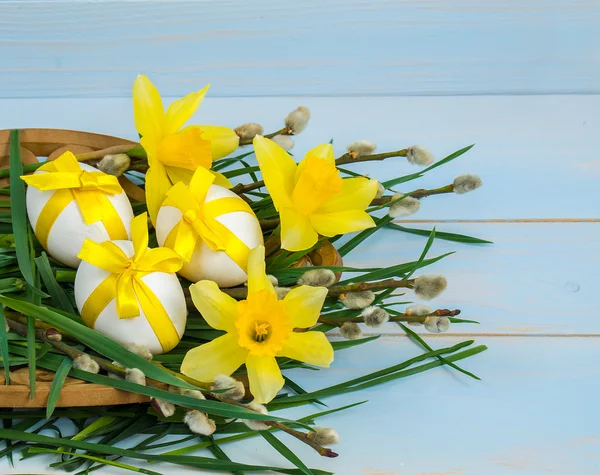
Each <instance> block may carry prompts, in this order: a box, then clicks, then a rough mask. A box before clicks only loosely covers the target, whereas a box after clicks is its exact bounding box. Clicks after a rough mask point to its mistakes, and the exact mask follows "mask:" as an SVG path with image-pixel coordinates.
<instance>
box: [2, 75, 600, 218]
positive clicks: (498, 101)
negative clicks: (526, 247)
mask: <svg viewBox="0 0 600 475" xmlns="http://www.w3.org/2000/svg"><path fill="white" fill-rule="evenodd" d="M132 79H133V78H132ZM157 83H158V86H159V87H161V86H162V85H163V84H162V81H157ZM196 86H197V87H200V86H203V83H198V84H196ZM188 92H189V90H188ZM165 102H166V103H168V102H169V100H166V101H165ZM301 104H303V105H306V106H308V107H310V109H311V111H312V118H311V122H310V124H309V127H308V128H307V130H306V131H305V132H303V133H302V134H301V135H299V136H298V137H296V139H295V140H296V144H297V145H296V148H295V149H294V150H293V152H294V154H295V156H296V157H302V156H303V154H304V153H305V152H306V151H307V150H309V149H310V148H312V147H313V146H315V145H317V144H319V143H324V142H328V141H329V140H330V139H332V138H333V139H334V145H335V148H336V152H337V153H338V154H341V153H343V152H344V151H345V146H346V145H347V144H348V143H350V142H352V141H354V140H356V139H363V138H364V139H369V140H372V141H374V142H375V143H377V145H378V150H379V151H389V150H397V149H399V148H403V147H406V146H410V145H413V144H415V143H416V144H422V145H425V146H427V147H429V148H430V149H431V150H432V151H433V152H434V153H435V155H436V156H437V157H438V158H442V157H444V156H445V155H448V154H450V153H452V152H454V151H455V150H458V149H460V148H462V147H464V146H466V145H468V144H471V143H476V146H475V148H473V149H472V150H471V151H470V152H468V153H467V154H466V155H464V156H462V157H461V158H459V159H457V160H455V161H454V162H452V163H450V164H448V165H446V166H444V167H440V168H438V169H436V170H434V171H433V172H431V173H430V174H428V175H427V176H426V177H424V178H422V179H420V180H416V181H413V182H411V183H409V184H406V185H404V186H401V187H400V188H398V189H399V190H400V191H411V190H413V189H416V188H421V187H423V188H435V187H439V186H442V185H446V184H448V183H450V182H452V180H453V179H454V177H455V176H456V175H458V174H460V173H465V172H471V173H477V174H479V175H481V177H482V178H483V181H484V187H483V188H481V189H480V190H477V191H475V192H473V193H472V194H468V195H463V196H458V195H451V196H434V197H430V198H427V199H424V200H423V203H422V206H421V210H420V211H419V213H418V214H416V215H414V216H412V217H411V218H414V219H438V220H439V219H515V218H600V215H599V210H598V202H600V188H598V182H599V180H600V155H599V154H598V150H600V134H599V133H598V130H600V115H598V110H600V96H536V97H525V96H509V97H490V96H485V97H443V98H442V97H435V98H423V97H412V98H409V97H406V98H400V97H396V98H352V99H343V98H337V99H336V98H294V97H291V98H246V99H244V98H237V99H223V98H216V99H215V98H213V97H210V96H209V97H208V98H207V99H205V101H204V103H203V104H202V106H201V107H200V109H199V111H198V112H197V113H196V115H195V118H194V119H192V120H191V122H190V123H213V124H222V125H227V126H230V127H235V126H237V125H240V124H241V123H243V122H249V121H256V122H259V123H261V124H263V126H264V127H265V129H266V131H267V132H270V131H274V130H277V129H279V128H280V127H281V126H282V121H283V117H285V115H286V114H287V113H288V111H290V110H292V109H293V108H295V107H297V106H298V105H301ZM0 111H2V113H1V114H0V129H1V128H10V127H56V128H59V127H62V128H72V129H80V130H89V131H95V132H101V133H107V134H113V135H118V136H123V137H126V138H130V139H136V138H137V133H136V131H135V128H134V124H133V112H132V106H131V102H130V100H128V99H90V100H78V99H30V100H18V99H17V100H0ZM354 169H355V170H357V171H361V172H364V173H370V174H371V175H372V176H373V177H375V178H378V179H381V180H386V179H389V178H393V177H396V176H400V175H404V174H408V173H414V172H416V171H419V170H420V168H419V167H415V166H412V165H410V164H408V163H407V162H406V160H404V159H393V160H388V161H386V162H385V164H381V163H370V164H360V166H359V165H356V166H354Z"/></svg>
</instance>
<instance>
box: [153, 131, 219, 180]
mask: <svg viewBox="0 0 600 475" xmlns="http://www.w3.org/2000/svg"><path fill="white" fill-rule="evenodd" d="M210 147H211V145H210V142H209V141H208V140H206V139H205V138H204V134H203V133H202V131H201V130H200V129H198V128H194V127H186V128H185V129H183V130H181V131H180V132H177V133H176V134H173V135H169V136H167V137H165V138H163V139H162V140H161V141H160V143H159V144H158V146H157V153H158V159H159V160H160V161H161V162H162V163H163V164H164V165H165V166H169V167H179V168H185V169H187V170H191V171H195V170H196V168H198V167H204V168H210V167H211V165H212V152H211V148H210Z"/></svg>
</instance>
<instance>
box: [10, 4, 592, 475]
mask: <svg viewBox="0 0 600 475" xmlns="http://www.w3.org/2000/svg"><path fill="white" fill-rule="evenodd" d="M599 21H600V2H599V1H592V0H586V1H566V0H564V1H563V0H551V1H546V2H537V1H526V0H522V1H515V2H478V1H468V0H451V1H449V0H446V1H427V2H417V1H408V0H407V1H385V0H377V1H373V2H362V1H359V0H351V1H348V0H346V1H343V2H342V1H337V0H335V1H330V2H318V1H316V0H310V1H305V2H302V3H301V4H298V5H291V4H282V3H281V2H275V1H273V0H261V1H256V2H237V1H223V2H166V1H156V2H136V1H132V2H124V3H115V2H104V1H98V2H72V1H71V2H54V1H50V2H43V3H41V2H28V1H19V2H0V58H2V62H1V63H0V128H16V127H54V128H71V129H82V130H89V131H96V132H101V133H107V134H112V135H118V136H123V137H126V138H132V139H133V138H135V137H136V132H135V129H134V126H133V120H132V110H131V103H130V99H129V95H130V87H131V84H132V81H133V79H134V77H135V75H136V74H137V73H146V74H148V75H150V77H151V78H152V79H153V80H154V81H155V82H156V83H157V85H158V86H159V88H160V89H161V90H162V91H165V92H166V94H167V95H169V96H172V97H176V96H178V95H181V94H183V93H186V92H189V91H191V90H193V89H198V88H199V87H201V86H203V85H204V84H205V83H206V82H212V84H213V88H212V89H211V92H210V95H209V97H208V98H207V99H206V100H205V102H204V104H203V105H202V107H201V109H200V110H199V112H198V114H197V115H196V122H198V123H203V122H207V123H214V124H222V125H228V126H231V127H235V126H237V125H239V124H241V123H243V122H247V121H256V122H259V123H261V124H262V125H263V126H264V127H265V129H266V130H267V131H271V130H276V129H278V128H279V127H280V126H281V120H282V118H283V117H284V116H285V115H286V114H287V112H288V111H290V110H291V109H293V108H295V107H296V106H298V105H305V106H308V107H309V108H310V109H311V112H312V119H311V123H310V126H309V128H308V129H307V131H306V132H304V133H303V134H302V135H300V136H298V137H297V139H296V147H295V148H294V150H293V151H294V154H295V155H297V156H301V155H302V154H303V152H304V151H306V150H308V149H309V148H310V147H312V146H314V145H315V144H318V143H323V142H326V141H329V140H330V139H331V138H333V139H334V144H335V146H336V149H337V151H342V150H343V148H344V146H345V145H346V144H347V143H350V142H351V141H353V140H356V139H360V138H365V139H369V140H372V141H374V142H376V143H377V145H378V150H380V151H385V150H395V149H398V148H400V147H404V146H407V145H412V144H415V143H418V144H422V145H425V146H427V147H428V148H430V149H431V150H432V151H434V153H435V154H436V155H437V157H438V158H441V157H442V156H444V155H447V154H449V153H450V152H453V151H454V150H456V149H458V148H461V147H463V146H465V145H468V144H471V143H476V147H475V148H474V149H473V150H472V151H470V152H469V153H468V154H467V155H465V156H464V157H461V158H460V159H459V160H456V161H454V162H451V163H450V164H449V165H447V166H444V167H441V168H439V169H436V170H435V172H432V173H429V174H428V175H427V176H425V177H424V178H423V179H421V180H420V181H419V182H414V185H415V186H414V187H424V188H430V187H436V186H441V185H445V184H447V183H450V182H451V181H452V179H453V178H454V177H455V176H456V175H457V174H459V173H464V172H473V173H477V174H479V175H481V176H482V178H483V181H484V187H483V188H481V189H480V190H477V191H476V192H474V193H472V194H468V195H464V196H458V195H451V196H444V197H430V198H427V199H424V200H423V202H422V206H421V211H420V212H419V213H418V214H416V215H414V216H411V219H410V221H409V222H410V223H411V226H414V227H422V228H424V229H430V228H432V227H433V226H436V227H437V229H438V230H441V231H450V232H459V233H464V234H469V235H474V236H478V237H482V238H485V239H489V240H492V241H494V244H493V245H484V246H470V245H462V244H456V243H448V242H445V241H436V242H435V243H434V245H433V247H432V249H431V251H430V252H431V254H432V255H436V254H442V253H445V252H447V251H450V250H457V251H458V252H457V253H456V254H455V255H452V256H450V257H448V258H446V259H444V260H442V261H440V262H439V263H437V264H436V265H435V267H434V268H432V270H435V272H439V273H441V274H444V275H445V276H446V277H447V278H448V281H449V285H448V289H447V291H446V292H445V293H444V294H443V295H442V296H440V297H439V298H438V299H437V300H436V301H435V302H436V304H437V305H438V306H440V307H448V308H460V309H461V310H462V311H463V314H462V315H463V316H465V318H472V319H475V320H478V321H480V322H481V324H480V325H460V326H459V325H455V326H453V328H452V329H451V331H450V333H448V334H443V335H427V337H428V342H429V343H430V344H431V345H432V346H434V347H442V346H448V345H450V344H452V343H454V342H458V341H461V340H464V339H467V338H475V339H476V340H477V342H479V343H484V344H486V345H488V346H489V350H488V351H487V352H485V353H483V354H481V355H478V356H476V357H475V358H472V359H469V360H466V361H465V362H464V365H463V366H464V367H465V368H466V369H468V370H470V371H473V372H475V373H476V374H478V375H479V376H480V377H482V379H483V380H482V381H481V382H476V381H473V380H471V379H468V378H466V377H464V376H462V375H460V374H458V373H456V372H454V371H451V370H449V369H446V368H438V369H435V370H432V371H429V372H426V373H424V374H421V375H418V376H414V377H410V378H407V379H403V380H400V381H398V382H395V383H392V384H389V385H386V386H381V387H378V388H376V389H373V390H367V391H364V392H361V393H353V394H350V395H346V396H339V397H336V398H332V399H330V400H328V403H329V404H330V405H331V406H338V405H340V406H341V405H344V404H347V403H350V402H355V401H362V400H368V401H369V403H368V404H365V405H363V406H361V407H359V408H356V409H353V410H350V411H348V412H344V413H341V414H338V415H334V416H331V417H329V418H327V419H323V421H322V423H323V424H324V425H328V426H332V427H335V428H336V429H337V430H338V431H339V432H340V435H341V438H342V442H341V444H340V445H339V447H338V449H339V450H338V451H339V453H340V457H339V458H337V459H335V460H327V459H320V458H319V457H318V456H317V455H315V454H314V453H313V452H311V451H310V449H308V448H305V447H302V446H299V444H295V443H294V442H293V441H288V440H287V439H286V438H285V437H283V439H282V440H284V441H285V442H286V443H287V442H290V445H292V446H293V447H294V449H295V450H297V453H298V455H300V456H301V457H302V458H303V459H304V460H305V461H306V462H307V464H308V465H310V466H315V467H319V468H323V469H326V470H330V471H332V472H335V473H338V474H343V475H405V474H406V475H417V474H419V475H504V474H512V473H522V474H531V475H537V474H540V475H541V474H546V473H553V474H565V475H575V474H576V475H588V474H590V475H591V474H597V473H600V455H599V453H600V415H599V413H598V411H597V409H596V407H597V395H598V391H599V389H600V388H599V385H598V376H599V373H600V369H599V368H600V365H599V361H600V340H599V338H598V337H599V336H600V297H599V293H598V288H599V286H600V270H599V269H600V188H599V187H598V183H599V182H600V157H599V152H598V151H599V150H600V133H599V131H600V113H599V112H598V111H600V96H598V95H596V94H598V93H599V92H600V63H599V62H598V53H597V52H598V48H599V47H600V36H598V25H599ZM266 96H277V97H266ZM357 170H360V171H363V172H369V173H370V174H371V175H372V176H374V177H375V178H382V179H385V178H387V177H389V176H397V175H399V174H404V173H408V172H412V171H415V170H416V169H415V168H412V167H411V166H410V165H408V164H407V163H406V162H405V161H401V160H398V161H388V162H386V164H385V166H384V167H380V166H373V165H363V166H361V167H357ZM412 189H413V186H411V187H410V189H407V190H406V191H410V190H412ZM405 222H406V221H405ZM423 245H424V239H423V238H421V237H418V236H412V235H407V234H402V233H396V232H393V231H387V230H386V231H383V232H381V233H380V234H379V235H378V236H377V237H375V238H374V239H372V240H370V241H368V242H366V243H364V244H362V245H361V246H360V247H358V248H357V249H356V250H355V251H354V252H353V253H352V254H350V255H349V256H348V259H347V262H348V263H349V264H350V265H362V266H371V265H387V264H389V262H390V260H391V259H393V260H394V261H398V262H404V261H408V260H414V259H415V258H416V257H418V255H419V253H420V251H421V249H422V246H423ZM411 297H412V295H411ZM383 334H384V335H383V337H382V338H381V339H380V340H378V341H377V342H375V343H372V344H370V346H369V347H361V348H360V349H355V350H347V351H344V352H340V353H339V355H338V356H337V358H336V361H335V363H334V365H333V368H332V369H331V370H329V371H321V372H318V373H313V372H310V373H309V374H307V373H306V372H297V373H296V374H294V379H295V380H297V381H298V382H301V384H303V386H304V387H305V388H306V389H317V388H320V387H323V386H326V385H330V384H333V383H335V382H341V381H343V380H346V379H349V378H352V377H355V376H359V375H361V374H365V373H367V372H370V371H373V370H375V369H379V368H383V367H386V366H389V365H391V364H393V363H395V362H398V361H401V360H404V359H406V358H408V357H410V356H412V355H416V354H418V353H419V351H420V350H419V349H418V348H417V347H416V346H415V345H414V344H413V343H412V342H411V341H409V340H408V339H407V338H406V337H405V336H404V335H403V334H402V332H401V331H399V330H398V329H397V327H394V326H393V325H391V324H390V325H389V326H386V327H384V328H383ZM300 413H302V414H305V412H303V411H302V410H301V409H298V410H290V411H289V412H288V413H286V414H289V415H290V416H293V415H298V414H300ZM224 449H225V451H226V452H227V453H228V454H230V455H231V456H232V457H233V458H234V459H235V460H237V461H241V462H255V463H263V464H274V465H282V464H285V463H286V461H285V460H284V459H282V458H281V457H280V456H279V455H278V454H277V453H275V452H274V451H273V450H272V449H271V448H270V447H269V446H268V445H267V444H266V442H265V441H262V440H254V439H253V440H252V441H250V442H244V443H243V444H238V445H235V444H232V445H230V446H225V447H224ZM40 460H41V459H33V460H30V461H27V462H24V463H22V464H19V465H18V466H17V468H14V469H13V468H10V467H9V466H7V465H6V462H0V472H1V473H3V474H4V473H6V474H12V473H15V474H16V473H26V472H27V473H54V472H51V471H49V470H47V469H45V466H44V464H43V463H42V462H41V461H40ZM153 469H155V470H158V471H161V472H163V473H165V474H188V473H197V472H194V471H193V470H191V469H185V468H180V467H176V468H168V467H153ZM56 473H63V472H56ZM102 473H106V474H113V473H115V474H116V473H121V472H117V471H114V470H112V469H109V468H107V469H105V470H103V471H102Z"/></svg>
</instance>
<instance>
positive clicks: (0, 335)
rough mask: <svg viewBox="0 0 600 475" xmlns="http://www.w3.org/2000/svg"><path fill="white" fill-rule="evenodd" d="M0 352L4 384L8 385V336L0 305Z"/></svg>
mask: <svg viewBox="0 0 600 475" xmlns="http://www.w3.org/2000/svg"><path fill="white" fill-rule="evenodd" d="M0 351H1V354H2V364H3V365H4V378H5V381H4V384H10V363H9V352H8V335H7V334H6V318H5V317H4V306H3V305H0Z"/></svg>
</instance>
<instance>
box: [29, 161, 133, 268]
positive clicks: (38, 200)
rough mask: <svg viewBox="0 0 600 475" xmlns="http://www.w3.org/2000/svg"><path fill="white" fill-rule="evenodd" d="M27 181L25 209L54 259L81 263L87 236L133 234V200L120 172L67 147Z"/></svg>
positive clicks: (96, 238)
mask: <svg viewBox="0 0 600 475" xmlns="http://www.w3.org/2000/svg"><path fill="white" fill-rule="evenodd" d="M21 178H22V179H23V181H25V183H27V185H28V188H27V198H26V203H27V215H28V216H29V222H30V223H31V227H32V228H33V229H34V232H35V235H36V237H37V239H38V241H39V242H40V243H41V244H42V246H43V247H44V249H46V251H47V252H48V254H50V255H51V256H52V257H54V258H55V259H57V260H59V261H60V262H62V263H63V264H65V265H68V266H70V267H77V266H78V265H79V262H80V260H79V258H78V257H77V254H78V253H79V250H80V249H81V246H82V245H83V242H84V241H85V240H86V239H91V240H93V241H97V242H101V241H105V240H109V239H129V223H130V222H131V219H132V218H133V211H132V209H131V203H130V202H129V199H128V198H127V195H126V194H125V192H124V191H123V189H122V188H121V185H120V184H119V181H118V179H117V178H116V177H114V176H111V175H107V174H106V173H103V172H101V171H99V170H98V169H96V168H93V167H91V166H89V165H86V164H85V163H79V162H78V161H77V158H75V155H73V154H72V153H71V152H65V153H64V154H62V155H61V156H60V157H58V158H57V159H56V160H52V161H49V162H47V163H45V164H44V165H42V166H41V167H40V168H39V169H38V170H37V171H36V173H34V174H33V175H25V176H23V177H21Z"/></svg>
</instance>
